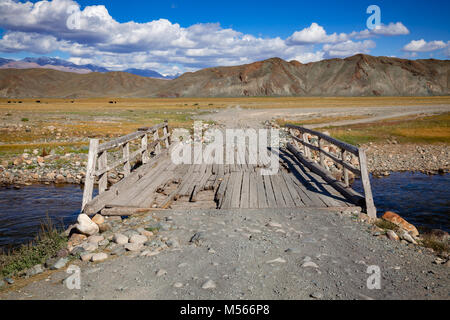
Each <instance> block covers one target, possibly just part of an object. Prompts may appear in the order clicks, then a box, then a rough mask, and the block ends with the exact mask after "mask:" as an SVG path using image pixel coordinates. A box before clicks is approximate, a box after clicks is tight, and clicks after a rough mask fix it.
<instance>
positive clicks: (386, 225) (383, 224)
mask: <svg viewBox="0 0 450 320" xmlns="http://www.w3.org/2000/svg"><path fill="white" fill-rule="evenodd" d="M375 225H376V226H377V227H378V228H381V229H383V230H392V231H398V229H399V228H398V226H397V225H396V224H394V223H392V222H390V221H386V220H383V219H378V220H377V222H375Z"/></svg>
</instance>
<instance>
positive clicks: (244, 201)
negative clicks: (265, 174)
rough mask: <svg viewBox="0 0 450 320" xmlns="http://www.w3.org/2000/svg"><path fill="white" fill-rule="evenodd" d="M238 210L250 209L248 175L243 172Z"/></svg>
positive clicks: (246, 172)
mask: <svg viewBox="0 0 450 320" xmlns="http://www.w3.org/2000/svg"><path fill="white" fill-rule="evenodd" d="M239 208H243V209H248V208H250V173H249V172H248V171H244V173H243V176H242V189H241V203H240V204H239Z"/></svg>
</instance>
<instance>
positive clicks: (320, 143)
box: [319, 137, 326, 168]
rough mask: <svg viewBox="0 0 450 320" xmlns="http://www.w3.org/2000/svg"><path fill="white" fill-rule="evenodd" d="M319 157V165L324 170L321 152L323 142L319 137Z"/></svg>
mask: <svg viewBox="0 0 450 320" xmlns="http://www.w3.org/2000/svg"><path fill="white" fill-rule="evenodd" d="M319 149H320V150H319V156H320V165H321V166H322V167H323V168H326V166H325V156H324V154H323V153H322V152H321V151H322V150H323V140H322V138H320V137H319Z"/></svg>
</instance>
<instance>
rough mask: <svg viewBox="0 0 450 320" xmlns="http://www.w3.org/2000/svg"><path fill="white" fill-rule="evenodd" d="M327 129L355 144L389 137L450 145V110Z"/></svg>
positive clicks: (391, 139)
mask: <svg viewBox="0 0 450 320" xmlns="http://www.w3.org/2000/svg"><path fill="white" fill-rule="evenodd" d="M323 130H326V131H328V132H329V133H330V134H331V135H332V136H333V137H335V138H337V139H340V140H342V141H346V142H348V143H351V144H354V145H358V144H363V143H367V142H377V141H386V140H388V141H389V140H390V141H393V140H395V141H396V142H398V143H425V144H433V143H445V144H450V113H443V114H440V115H434V116H415V117H399V118H393V119H389V120H383V121H377V122H373V123H361V124H354V125H349V126H343V127H329V128H324V129H323ZM323 130H322V131H323Z"/></svg>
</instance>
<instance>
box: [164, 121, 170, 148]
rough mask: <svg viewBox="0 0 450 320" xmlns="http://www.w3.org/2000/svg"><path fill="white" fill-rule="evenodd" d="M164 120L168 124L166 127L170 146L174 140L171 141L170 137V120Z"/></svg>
mask: <svg viewBox="0 0 450 320" xmlns="http://www.w3.org/2000/svg"><path fill="white" fill-rule="evenodd" d="M164 122H165V124H166V127H165V129H166V133H168V134H169V137H168V138H167V147H170V145H171V143H172V141H171V139H170V130H169V121H167V120H166V121H164Z"/></svg>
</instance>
